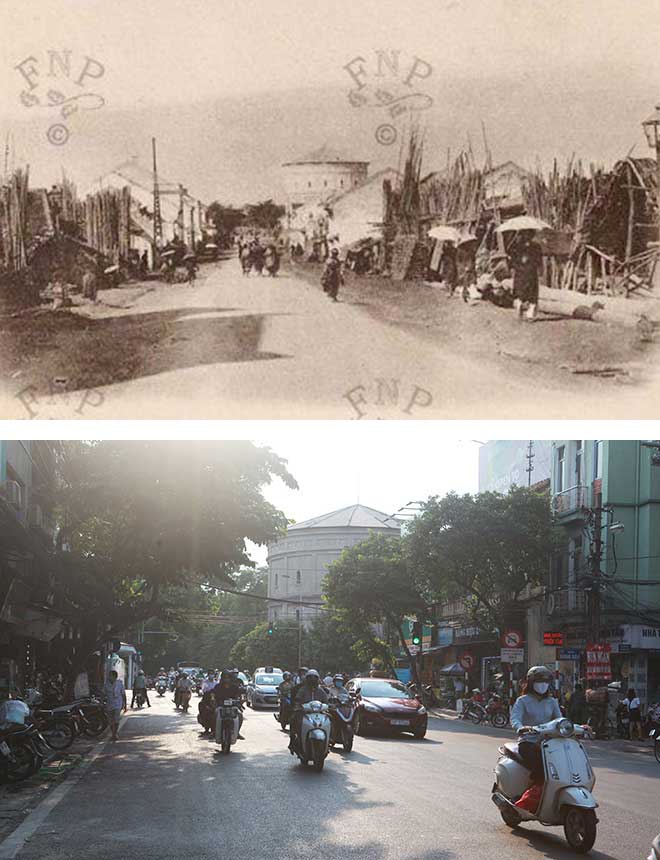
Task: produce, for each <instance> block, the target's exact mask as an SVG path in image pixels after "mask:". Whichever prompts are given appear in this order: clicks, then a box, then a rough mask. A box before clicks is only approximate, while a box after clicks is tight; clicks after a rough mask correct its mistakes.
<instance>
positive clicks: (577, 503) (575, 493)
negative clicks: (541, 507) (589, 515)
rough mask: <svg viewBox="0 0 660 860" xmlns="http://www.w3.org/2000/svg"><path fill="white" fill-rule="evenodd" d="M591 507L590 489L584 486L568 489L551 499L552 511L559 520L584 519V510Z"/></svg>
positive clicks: (579, 485)
mask: <svg viewBox="0 0 660 860" xmlns="http://www.w3.org/2000/svg"><path fill="white" fill-rule="evenodd" d="M590 506H591V488H590V487H587V486H585V485H584V484H578V485H576V486H575V487H569V488H568V489H567V490H562V491H561V492H560V493H555V495H554V496H553V497H552V511H553V513H554V515H555V516H556V517H558V518H560V519H561V520H564V521H565V520H568V519H571V520H575V519H585V509H586V508H589V507H590Z"/></svg>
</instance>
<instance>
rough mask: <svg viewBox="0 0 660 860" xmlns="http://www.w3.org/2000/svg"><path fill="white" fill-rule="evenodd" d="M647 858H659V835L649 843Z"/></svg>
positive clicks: (652, 859)
mask: <svg viewBox="0 0 660 860" xmlns="http://www.w3.org/2000/svg"><path fill="white" fill-rule="evenodd" d="M647 860H660V835H659V836H656V837H655V839H654V840H653V845H651V853H650V854H649V856H648V858H647Z"/></svg>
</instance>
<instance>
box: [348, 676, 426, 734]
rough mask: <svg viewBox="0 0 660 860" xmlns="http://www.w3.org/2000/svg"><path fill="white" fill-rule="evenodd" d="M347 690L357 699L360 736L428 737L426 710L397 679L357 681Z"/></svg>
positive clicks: (352, 681) (356, 726)
mask: <svg viewBox="0 0 660 860" xmlns="http://www.w3.org/2000/svg"><path fill="white" fill-rule="evenodd" d="M346 689H347V690H348V691H349V693H352V694H354V695H355V698H356V712H355V723H354V726H355V734H356V735H364V734H366V733H367V732H369V731H374V732H375V731H381V732H385V731H387V732H396V733H400V732H411V733H412V734H413V735H414V736H415V737H416V738H417V739H418V740H421V739H422V738H423V737H424V735H425V734H426V727H427V723H428V714H427V713H426V708H425V707H424V705H422V703H421V702H420V701H419V699H416V698H415V697H414V696H413V695H412V694H411V693H410V692H409V691H408V689H407V688H406V687H405V686H404V685H403V684H402V683H401V681H398V680H397V679H396V678H353V679H352V680H351V681H349V682H348V684H347V685H346Z"/></svg>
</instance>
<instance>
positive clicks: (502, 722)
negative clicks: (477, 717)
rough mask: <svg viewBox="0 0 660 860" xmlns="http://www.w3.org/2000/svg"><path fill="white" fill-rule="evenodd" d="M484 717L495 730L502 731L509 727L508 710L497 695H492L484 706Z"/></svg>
mask: <svg viewBox="0 0 660 860" xmlns="http://www.w3.org/2000/svg"><path fill="white" fill-rule="evenodd" d="M486 717H487V719H488V722H489V723H491V725H493V726H495V728H496V729H503V728H504V727H505V726H508V725H509V709H508V707H507V705H506V703H505V702H504V700H503V699H502V697H501V696H498V695H497V693H493V695H492V696H491V697H490V699H489V700H488V702H487V704H486Z"/></svg>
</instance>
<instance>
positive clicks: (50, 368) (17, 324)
mask: <svg viewBox="0 0 660 860" xmlns="http://www.w3.org/2000/svg"><path fill="white" fill-rule="evenodd" d="M226 310H229V309H224V308H217V307H215V308H206V307H200V308H181V309H177V310H168V311H155V312H152V313H136V314H126V315H122V316H114V317H105V318H96V319H91V318H87V317H82V316H77V315H75V314H70V313H68V312H56V313H53V312H49V313H48V314H46V315H44V314H41V315H39V316H37V317H30V316H28V317H16V318H10V319H8V320H6V321H4V324H3V325H2V326H0V364H1V365H2V367H3V370H4V371H5V372H7V373H8V374H10V375H11V374H12V373H13V372H18V371H20V373H21V381H23V380H24V382H23V384H24V385H25V386H31V387H33V388H34V392H35V394H45V393H48V394H53V393H58V392H62V393H65V392H70V391H79V390H84V389H92V388H99V387H101V386H103V385H109V384H112V383H115V382H125V381H127V380H131V379H136V378H139V377H145V376H153V375H155V374H159V373H166V372H167V371H171V370H178V369H181V368H188V367H197V366H200V365H210V364H224V363H229V362H243V361H266V360H269V359H277V358H282V357H284V356H282V355H279V354H277V353H269V352H261V351H260V342H261V339H262V336H263V330H264V323H265V320H266V317H267V316H276V314H268V315H266V314H243V315H240V316H239V315H232V316H227V317H222V316H220V315H219V314H221V313H222V312H223V311H226ZM209 315H210V316H209Z"/></svg>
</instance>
